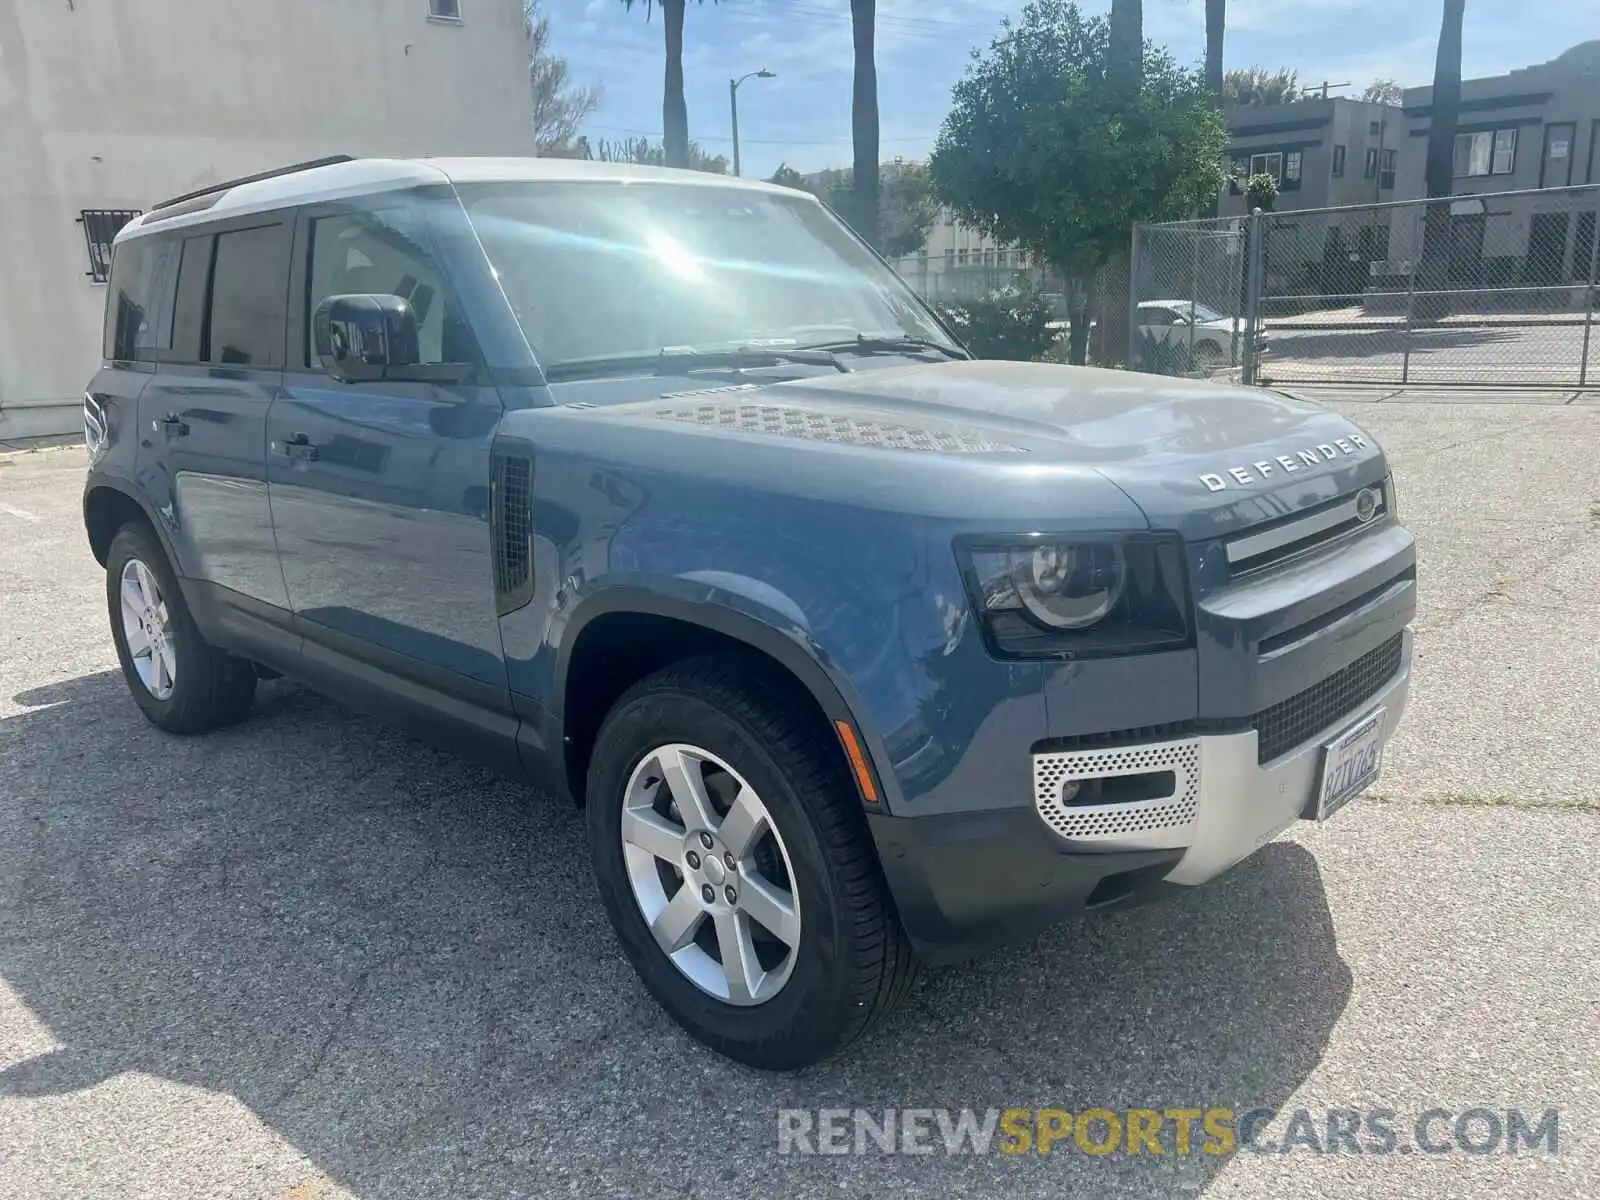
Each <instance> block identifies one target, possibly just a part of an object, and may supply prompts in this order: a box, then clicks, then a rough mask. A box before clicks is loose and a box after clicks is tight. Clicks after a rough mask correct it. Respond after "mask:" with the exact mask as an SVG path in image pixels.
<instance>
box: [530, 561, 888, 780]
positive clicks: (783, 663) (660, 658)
mask: <svg viewBox="0 0 1600 1200" xmlns="http://www.w3.org/2000/svg"><path fill="white" fill-rule="evenodd" d="M702 590H703V589H702ZM785 607H787V606H785ZM793 616H798V611H797V610H795V611H794V612H793ZM793 616H791V615H790V614H789V613H786V612H784V611H782V610H780V609H776V608H766V607H764V606H763V607H760V608H757V609H756V610H755V611H750V610H749V609H748V607H735V606H734V605H733V604H730V603H726V602H718V601H715V600H704V599H691V598H687V597H682V596H674V595H670V594H664V593H662V592H658V591H654V590H651V589H648V588H638V587H613V588H607V589H605V590H604V591H601V592H598V593H595V594H594V595H592V596H590V597H589V598H588V599H586V600H585V601H584V602H583V603H582V604H581V605H580V606H579V607H578V609H577V610H576V611H575V613H574V614H573V619H572V620H571V622H570V623H569V624H568V627H567V633H566V636H565V637H564V639H563V643H562V647H561V651H560V654H559V656H558V660H557V667H556V677H555V689H554V693H555V694H554V702H555V707H556V718H557V721H558V723H559V726H560V729H561V740H562V746H563V752H564V754H563V757H564V762H563V767H564V769H565V775H566V781H567V784H568V787H569V789H570V792H571V794H572V796H573V797H574V798H575V799H576V800H577V801H578V802H579V803H580V804H581V803H582V802H583V795H584V789H585V782H586V780H587V776H588V767H589V756H590V752H591V751H592V749H593V746H594V740H595V737H596V735H597V734H598V733H599V729H600V724H601V722H602V721H603V720H604V718H605V715H606V713H607V712H609V711H610V709H611V707H612V705H614V704H615V702H616V699H617V698H618V697H619V696H621V695H622V693H623V692H625V691H626V690H627V689H628V688H629V687H631V686H632V685H633V684H634V683H636V682H637V681H638V680H640V679H642V678H644V677H645V676H646V675H649V674H652V673H654V672H655V671H656V670H659V669H661V668H662V667H664V666H667V665H669V664H670V663H673V662H678V661H682V660H684V659H686V658H692V657H699V656H701V655H704V654H713V653H729V654H742V655H749V656H752V660H751V661H752V663H755V664H760V665H763V666H765V667H766V668H767V669H769V670H772V671H775V672H777V673H779V674H778V675H777V676H776V678H778V679H780V680H783V681H786V684H787V686H789V687H791V688H792V689H793V694H794V696H795V698H796V699H797V700H799V701H803V702H804V703H805V704H806V705H807V706H808V708H809V709H810V711H811V714H812V715H813V716H814V717H815V719H817V720H820V721H823V722H825V723H826V724H827V725H829V726H830V735H831V736H832V738H833V740H834V742H835V743H836V744H837V743H839V734H838V732H837V722H840V721H844V722H846V723H848V725H849V726H850V728H851V729H852V730H853V731H854V733H855V736H856V737H857V738H859V739H860V740H861V743H862V749H863V751H864V752H865V754H866V756H867V759H868V769H869V771H870V773H871V775H872V782H873V784H874V785H875V787H876V790H877V794H878V796H879V798H880V800H879V803H880V804H881V805H883V807H885V808H888V807H889V805H888V804H884V801H889V802H890V803H892V799H891V793H890V791H889V789H890V788H891V787H892V786H893V776H892V774H891V773H889V772H887V771H886V770H885V761H886V760H885V756H884V752H883V749H882V747H881V745H880V744H879V742H878V739H877V737H876V735H875V733H874V731H873V730H872V728H871V727H870V726H869V725H866V724H864V723H863V722H862V720H861V719H860V717H859V716H858V713H859V712H860V711H861V708H862V705H861V704H860V702H859V700H857V699H856V698H855V697H854V695H853V689H852V688H851V687H850V685H849V682H848V681H847V680H843V679H841V678H839V677H838V675H837V673H836V672H834V671H833V670H831V669H830V667H829V666H828V664H827V662H826V659H825V657H824V655H823V653H822V651H821V650H820V648H819V647H817V646H816V644H815V643H814V642H813V641H812V640H811V638H810V637H809V635H808V634H807V633H806V631H805V630H804V629H803V628H802V627H800V626H798V625H797V624H796V623H795V621H794V620H793ZM840 754H841V755H843V754H845V750H844V747H843V746H842V745H841V746H840Z"/></svg>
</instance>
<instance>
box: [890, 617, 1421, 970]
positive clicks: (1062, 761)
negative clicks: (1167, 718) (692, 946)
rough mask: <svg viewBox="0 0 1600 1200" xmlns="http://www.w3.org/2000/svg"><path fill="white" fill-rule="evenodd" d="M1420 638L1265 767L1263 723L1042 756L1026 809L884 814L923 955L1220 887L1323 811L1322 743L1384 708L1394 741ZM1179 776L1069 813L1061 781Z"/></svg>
mask: <svg viewBox="0 0 1600 1200" xmlns="http://www.w3.org/2000/svg"><path fill="white" fill-rule="evenodd" d="M1411 657H1412V631H1411V629H1410V627H1409V626H1408V627H1407V628H1406V629H1405V630H1404V631H1403V634H1402V643H1401V653H1400V662H1399V667H1398V669H1397V670H1395V671H1394V672H1393V674H1392V675H1390V676H1389V677H1388V678H1387V679H1386V680H1385V681H1384V682H1383V683H1382V684H1381V685H1380V686H1378V687H1377V688H1376V689H1375V690H1372V691H1370V692H1369V693H1368V694H1367V695H1366V696H1365V698H1364V699H1362V701H1361V702H1360V703H1359V704H1358V705H1356V706H1354V707H1350V708H1348V709H1347V710H1346V711H1344V712H1342V713H1340V715H1339V716H1338V717H1337V719H1335V720H1333V721H1331V722H1329V723H1327V724H1326V725H1325V726H1323V727H1319V728H1315V729H1308V730H1306V731H1305V734H1304V736H1303V737H1302V738H1300V739H1298V740H1297V741H1296V743H1295V744H1294V745H1293V746H1292V747H1291V748H1289V749H1287V750H1285V751H1284V752H1282V753H1280V754H1278V755H1277V756H1276V757H1274V758H1271V759H1270V760H1268V761H1266V762H1261V761H1259V757H1260V755H1259V748H1260V735H1259V734H1258V732H1257V730H1256V729H1254V728H1249V729H1244V730H1236V731H1221V732H1196V733H1186V735H1185V736H1181V737H1168V738H1162V739H1159V740H1153V741H1149V742H1141V743H1135V744H1127V743H1119V744H1116V745H1113V746H1107V747H1098V748H1089V749H1083V750H1064V751H1050V752H1046V753H1040V754H1035V755H1034V756H1033V766H1034V781H1035V797H1034V803H1033V804H1032V805H1030V806H1028V807H1026V808H1007V809H999V810H991V811H986V812H973V813H954V814H946V815H942V816H930V817H915V818H896V817H888V816H874V817H872V818H870V819H871V823H872V831H873V835H874V838H875V840H876V841H877V844H878V852H879V858H880V861H881V862H882V864H883V868H884V874H885V876H886V878H887V880H888V882H889V885H890V888H891V890H892V892H893V893H894V897H895V902H896V904H897V905H898V907H899V912H900V917H901V921H902V923H903V924H904V925H905V928H906V931H907V933H908V934H909V936H910V937H911V940H912V941H913V943H914V944H915V945H916V946H917V949H918V951H919V952H920V953H921V954H922V955H923V956H924V957H925V958H927V959H929V960H930V961H934V962H950V961H956V960H959V959H962V958H966V957H970V956H971V955H972V954H974V953H977V952H980V951H981V950H983V949H985V948H987V947H989V946H993V945H996V944H1000V943H1004V942H1008V941H1015V940H1018V939H1022V938H1026V937H1029V936H1032V935H1033V934H1035V933H1037V932H1039V931H1040V930H1042V929H1044V928H1046V927H1048V926H1049V925H1052V924H1054V923H1056V922H1057V921H1059V920H1061V919H1063V918H1064V917H1067V916H1070V915H1072V914H1073V913H1075V912H1079V911H1083V910H1086V909H1095V908H1102V907H1110V906H1112V905H1117V906H1125V905H1129V904H1134V903H1139V902H1142V901H1147V900H1151V899H1155V898H1158V897H1160V896H1163V895H1168V894H1171V893H1173V892H1175V891H1177V890H1179V889H1181V888H1183V887H1191V886H1194V885H1196V884H1201V883H1204V882H1206V881H1207V880H1210V879H1213V878H1215V877H1216V876H1217V875H1220V874H1221V873H1222V872H1224V871H1226V870H1227V869H1228V868H1229V867H1231V866H1233V865H1234V864H1235V863H1237V862H1239V861H1240V860H1242V859H1244V858H1247V857H1249V856H1250V855H1251V854H1253V853H1255V852H1256V851H1257V850H1259V849H1260V848H1261V847H1262V846H1264V845H1266V844H1267V843H1268V842H1270V841H1271V840H1272V839H1273V838H1275V837H1277V836H1278V835H1279V834H1281V833H1282V832H1283V831H1284V830H1285V829H1287V828H1288V827H1289V826H1291V825H1293V824H1294V823H1295V821H1297V820H1299V819H1301V817H1302V816H1304V815H1305V813H1306V812H1307V811H1308V809H1310V808H1311V807H1313V798H1314V796H1315V793H1316V789H1317V787H1318V783H1319V776H1320V771H1321V763H1322V748H1323V746H1324V745H1326V744H1327V743H1328V742H1329V741H1330V740H1332V739H1333V738H1334V737H1335V735H1337V734H1338V733H1340V732H1341V731H1342V730H1344V729H1346V728H1348V727H1350V726H1352V725H1355V724H1356V723H1358V722H1359V721H1361V720H1362V719H1363V718H1364V717H1366V716H1368V715H1370V714H1371V713H1372V712H1374V711H1375V710H1376V709H1378V708H1382V709H1383V710H1384V734H1383V738H1384V741H1386V742H1387V741H1388V739H1389V738H1390V737H1392V736H1393V734H1394V731H1395V729H1396V728H1397V727H1398V725H1399V722H1400V719H1401V717H1402V715H1403V714H1404V712H1405V707H1406V702H1407V699H1408V696H1409V692H1410V685H1411ZM1168 770H1170V771H1171V772H1172V780H1173V782H1172V787H1171V789H1170V792H1168V793H1166V794H1163V795H1161V796H1157V797H1154V798H1150V799H1143V800H1137V801H1134V802H1132V803H1129V804H1120V805H1104V806H1100V807H1098V808H1093V809H1090V808H1081V807H1080V808H1076V809H1074V808H1069V807H1064V806H1062V805H1061V804H1060V803H1059V797H1060V784H1061V782H1062V780H1063V779H1064V778H1067V777H1071V776H1072V775H1073V774H1074V773H1078V774H1081V775H1084V776H1089V775H1094V774H1102V775H1104V774H1112V773H1116V772H1118V771H1168Z"/></svg>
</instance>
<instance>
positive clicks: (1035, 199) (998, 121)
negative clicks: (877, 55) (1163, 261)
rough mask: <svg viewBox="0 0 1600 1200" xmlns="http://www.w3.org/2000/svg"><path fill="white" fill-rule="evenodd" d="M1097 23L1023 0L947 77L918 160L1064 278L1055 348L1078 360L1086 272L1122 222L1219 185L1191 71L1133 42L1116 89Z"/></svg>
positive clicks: (1183, 211) (967, 217)
mask: <svg viewBox="0 0 1600 1200" xmlns="http://www.w3.org/2000/svg"><path fill="white" fill-rule="evenodd" d="M1110 48H1111V37H1110V28H1109V22H1107V21H1106V20H1105V19H1104V18H1101V17H1094V18H1086V17H1085V16H1084V15H1083V14H1082V13H1081V12H1080V11H1079V10H1078V7H1077V5H1076V4H1074V3H1071V0H1032V2H1031V3H1029V4H1028V5H1027V6H1026V7H1024V8H1023V10H1022V13H1021V15H1020V16H1019V18H1018V20H1017V22H1016V23H1015V24H1014V25H1013V23H1012V22H1010V21H1006V22H1004V23H1003V25H1002V32H1001V36H999V37H997V38H995V39H994V41H993V42H992V43H991V44H990V47H989V50H988V52H987V53H986V54H985V53H979V54H975V55H974V57H973V62H972V64H971V65H970V66H969V67H968V69H967V73H966V75H965V77H964V78H963V79H962V80H961V81H960V82H959V83H958V84H957V85H956V88H955V92H954V96H953V104H952V108H951V112H950V115H949V116H948V117H946V118H945V122H944V126H943V128H942V129H941V130H940V132H939V139H938V142H937V143H936V145H935V147H934V152H933V160H932V164H931V169H932V175H933V187H934V194H935V196H936V197H937V198H938V199H939V200H941V201H943V202H944V203H945V204H946V205H947V206H948V207H949V208H950V210H951V211H952V212H953V213H954V214H955V215H956V216H957V217H958V218H959V219H960V220H961V221H963V222H964V223H966V224H968V225H971V226H973V227H974V228H976V229H979V230H981V231H982V232H984V233H986V234H989V235H990V236H992V237H994V238H996V239H997V240H999V241H1001V242H1002V243H1013V244H1019V245H1021V246H1022V247H1024V248H1025V249H1027V250H1030V251H1032V252H1034V253H1035V254H1037V255H1038V256H1040V257H1041V258H1043V259H1044V260H1045V261H1046V262H1048V263H1049V264H1050V265H1051V266H1052V267H1054V268H1055V269H1056V270H1058V271H1059V272H1060V273H1061V274H1062V276H1063V277H1064V278H1065V279H1066V280H1067V282H1068V285H1069V286H1068V296H1067V304H1068V319H1069V321H1070V323H1071V338H1070V342H1069V356H1070V357H1071V360H1072V361H1073V362H1077V363H1081V362H1083V361H1084V357H1085V353H1086V350H1087V343H1088V332H1089V319H1090V313H1089V305H1090V296H1091V290H1092V289H1091V288H1090V286H1089V284H1090V282H1091V280H1092V277H1093V275H1094V273H1095V271H1096V270H1098V269H1099V268H1100V267H1101V266H1103V265H1104V264H1105V263H1107V262H1108V261H1110V260H1111V259H1112V258H1113V257H1114V256H1115V255H1117V254H1119V253H1122V252H1125V251H1126V249H1127V246H1128V241H1129V238H1130V236H1131V234H1132V229H1133V226H1134V224H1135V223H1138V222H1145V221H1162V220H1172V219H1176V218H1180V217H1185V216H1189V215H1192V214H1193V213H1194V212H1195V211H1196V210H1198V208H1199V207H1200V205H1202V204H1204V203H1208V202H1210V201H1211V200H1212V199H1213V198H1214V197H1215V195H1216V193H1217V191H1218V189H1219V188H1221V186H1222V178H1223V176H1222V167H1221V161H1220V160H1221V157H1222V152H1223V149H1224V147H1225V146H1226V144H1227V130H1226V128H1225V127H1224V125H1223V121H1222V115H1221V114H1220V113H1219V112H1218V111H1217V108H1216V106H1215V104H1214V103H1213V102H1212V100H1211V97H1210V96H1208V95H1207V94H1206V91H1205V86H1204V83H1203V82H1202V80H1201V78H1200V77H1199V76H1198V75H1196V74H1195V73H1193V72H1190V71H1185V70H1183V69H1181V68H1180V67H1178V65H1177V64H1176V63H1175V62H1174V61H1173V59H1172V56H1171V55H1170V54H1168V53H1166V51H1164V50H1160V49H1157V48H1156V47H1154V46H1152V45H1148V44H1147V45H1146V46H1145V47H1144V57H1143V64H1142V66H1143V79H1142V81H1141V83H1140V86H1139V89H1138V91H1137V92H1136V93H1135V94H1134V95H1132V96H1122V95H1120V94H1119V92H1118V89H1117V85H1116V83H1115V82H1113V81H1112V80H1110V79H1109V78H1108V75H1109V74H1110V69H1111V56H1110Z"/></svg>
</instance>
